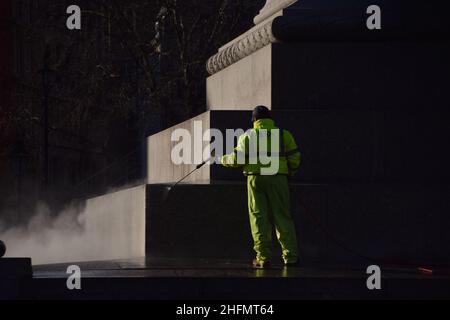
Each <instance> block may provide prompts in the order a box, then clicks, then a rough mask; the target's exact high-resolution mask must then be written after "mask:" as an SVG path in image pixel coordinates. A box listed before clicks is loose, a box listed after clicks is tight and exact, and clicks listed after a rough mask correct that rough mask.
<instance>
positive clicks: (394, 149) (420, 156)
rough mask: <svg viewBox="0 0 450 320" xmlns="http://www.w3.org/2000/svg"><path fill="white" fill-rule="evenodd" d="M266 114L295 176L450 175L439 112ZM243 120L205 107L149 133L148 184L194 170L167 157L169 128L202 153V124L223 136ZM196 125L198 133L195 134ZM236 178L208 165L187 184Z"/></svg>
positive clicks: (400, 178) (449, 133)
mask: <svg viewBox="0 0 450 320" xmlns="http://www.w3.org/2000/svg"><path fill="white" fill-rule="evenodd" d="M273 118H274V119H275V121H276V123H277V124H278V125H279V126H280V127H282V128H284V129H287V130H289V131H291V132H292V134H293V135H294V137H295V138H296V140H297V142H298V144H299V147H300V150H301V152H302V165H301V169H300V171H299V173H298V175H297V176H295V177H294V181H297V182H302V183H305V182H308V183H335V182H371V181H385V182H388V181H391V182H427V183H432V182H441V183H445V181H448V180H449V179H450V167H449V166H448V163H449V162H450V154H449V153H448V152H446V149H445V148H444V147H443V146H445V145H447V144H448V141H449V140H450V130H449V128H448V125H447V122H446V121H447V120H446V117H444V116H443V113H442V112H441V111H439V110H433V109H426V108H424V109H421V110H409V111H407V112H406V111H404V110H361V109H340V110H339V109H301V110H274V111H273ZM250 119H251V113H250V112H249V111H208V112H206V113H204V114H202V115H200V116H198V117H196V118H193V119H191V120H189V121H186V122H184V123H182V124H180V125H178V126H175V127H173V128H170V129H167V130H165V131H163V132H161V133H158V134H156V135H153V136H151V137H149V139H148V157H147V158H148V166H147V168H148V183H150V184H155V183H173V182H176V181H178V180H179V179H181V178H182V177H184V176H185V175H187V174H188V173H189V172H191V171H192V170H193V169H194V168H195V165H175V164H174V163H173V161H172V159H171V153H172V148H174V146H175V145H177V144H178V142H172V141H171V135H172V133H173V132H174V131H175V130H177V129H185V130H187V132H188V133H189V134H190V135H191V136H192V138H193V141H192V143H191V150H192V152H193V153H194V152H197V154H198V153H200V154H201V153H202V150H203V148H205V147H206V146H207V145H208V144H209V141H210V139H211V135H209V134H207V131H208V130H209V129H211V128H214V129H218V130H219V131H220V132H221V133H222V134H223V136H224V137H225V136H226V130H228V129H238V128H241V129H243V130H247V129H248V128H249V127H250V126H251V121H250ZM196 125H197V126H198V127H199V129H198V131H199V134H195V132H194V127H195V126H196ZM204 136H205V137H206V139H204V138H205V137H204ZM194 144H197V145H198V146H200V149H199V150H196V149H195V146H194ZM234 144H235V142H234V143H232V146H231V149H232V148H233V146H234ZM230 151H231V150H230ZM191 160H192V161H193V160H194V159H193V157H192V158H191ZM200 160H201V157H200ZM243 178H244V177H243V175H242V172H241V170H238V169H229V168H224V167H222V166H220V165H212V166H204V167H203V168H202V169H201V170H198V171H197V172H194V173H193V174H192V175H191V176H189V178H188V179H187V180H186V182H214V181H222V180H233V181H242V180H243Z"/></svg>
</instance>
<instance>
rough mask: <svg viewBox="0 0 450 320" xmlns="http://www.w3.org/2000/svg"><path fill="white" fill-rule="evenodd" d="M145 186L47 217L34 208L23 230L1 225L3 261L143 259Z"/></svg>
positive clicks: (40, 208) (41, 208)
mask: <svg viewBox="0 0 450 320" xmlns="http://www.w3.org/2000/svg"><path fill="white" fill-rule="evenodd" d="M144 190H145V189H144V188H142V187H139V188H134V189H127V190H124V191H120V192H116V193H111V194H109V195H107V196H104V197H100V198H96V199H92V200H89V201H87V202H86V203H85V204H84V205H83V206H81V205H75V204H73V205H70V206H68V207H67V208H66V209H65V210H63V211H62V212H60V213H59V214H58V215H57V216H52V215H51V212H50V209H49V207H48V206H46V205H45V204H39V205H38V206H37V208H36V210H35V211H36V212H35V214H34V216H33V217H32V218H31V219H30V220H29V222H28V224H27V225H26V226H23V227H15V228H8V227H7V226H6V225H5V223H2V222H1V221H0V239H1V240H3V241H4V242H5V244H6V247H7V252H6V257H31V258H32V261H33V264H34V265H39V264H51V263H65V262H79V261H100V260H114V259H129V258H137V257H142V256H144V255H145V226H144V225H145V205H144Z"/></svg>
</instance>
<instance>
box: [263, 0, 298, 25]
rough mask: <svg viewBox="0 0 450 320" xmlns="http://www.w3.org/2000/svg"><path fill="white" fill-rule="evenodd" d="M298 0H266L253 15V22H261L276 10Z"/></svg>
mask: <svg viewBox="0 0 450 320" xmlns="http://www.w3.org/2000/svg"><path fill="white" fill-rule="evenodd" d="M297 1H298V0H267V1H266V5H265V6H264V7H263V8H262V9H261V11H260V12H259V14H258V15H257V16H256V17H255V19H254V22H255V24H256V25H258V24H259V23H261V22H263V21H264V20H266V19H267V18H270V17H271V16H273V15H274V14H276V13H277V12H279V11H281V10H283V9H284V8H287V7H289V6H290V5H291V4H293V3H295V2H297Z"/></svg>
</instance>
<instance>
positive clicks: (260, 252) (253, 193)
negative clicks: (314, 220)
mask: <svg viewBox="0 0 450 320" xmlns="http://www.w3.org/2000/svg"><path fill="white" fill-rule="evenodd" d="M247 188H248V209H249V215H250V226H251V230H252V235H253V241H254V249H255V251H256V259H257V260H258V261H269V260H271V258H272V250H271V249H272V225H271V223H270V219H269V211H271V212H272V214H273V222H274V223H275V230H276V235H277V237H278V241H279V243H280V245H281V249H282V253H283V260H284V262H285V263H296V262H297V261H298V244H297V236H296V231H295V224H294V221H293V219H292V216H291V213H290V200H289V185H288V179H287V177H286V176H285V175H276V176H259V175H257V176H248V177H247Z"/></svg>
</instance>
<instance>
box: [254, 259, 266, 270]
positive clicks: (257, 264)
mask: <svg viewBox="0 0 450 320" xmlns="http://www.w3.org/2000/svg"><path fill="white" fill-rule="evenodd" d="M253 268H254V269H267V268H270V261H258V260H256V259H255V260H253Z"/></svg>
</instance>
